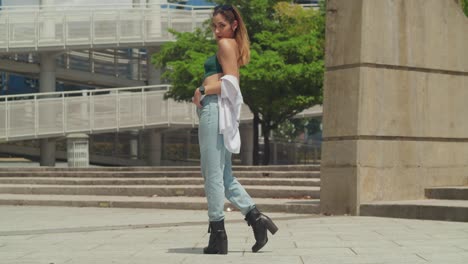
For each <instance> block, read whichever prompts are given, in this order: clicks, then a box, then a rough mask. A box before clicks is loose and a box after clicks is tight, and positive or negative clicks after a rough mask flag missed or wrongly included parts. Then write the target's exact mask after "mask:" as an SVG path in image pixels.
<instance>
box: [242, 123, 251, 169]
mask: <svg viewBox="0 0 468 264" xmlns="http://www.w3.org/2000/svg"><path fill="white" fill-rule="evenodd" d="M239 132H240V136H241V153H240V158H241V163H242V165H253V142H254V138H253V125H252V123H248V124H241V125H240V127H239Z"/></svg>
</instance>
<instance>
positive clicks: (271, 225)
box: [266, 219, 278, 235]
mask: <svg viewBox="0 0 468 264" xmlns="http://www.w3.org/2000/svg"><path fill="white" fill-rule="evenodd" d="M266 227H267V229H268V231H270V233H271V234H272V235H274V234H275V233H276V232H277V231H278V227H277V226H276V225H275V223H273V221H271V219H268V221H266Z"/></svg>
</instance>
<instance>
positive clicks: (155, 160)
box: [147, 47, 162, 166]
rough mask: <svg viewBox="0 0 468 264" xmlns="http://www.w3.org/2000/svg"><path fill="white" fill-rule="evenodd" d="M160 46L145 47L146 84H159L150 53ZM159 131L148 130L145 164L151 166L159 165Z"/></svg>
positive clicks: (159, 74) (158, 77)
mask: <svg viewBox="0 0 468 264" xmlns="http://www.w3.org/2000/svg"><path fill="white" fill-rule="evenodd" d="M159 49H160V47H148V49H147V53H148V56H147V66H148V67H147V70H148V73H147V78H148V85H156V84H161V70H160V69H155V68H154V66H153V65H152V64H151V54H153V53H155V52H158V51H159ZM161 131H162V130H158V129H154V130H152V131H151V130H150V131H149V132H148V152H147V153H148V155H147V164H148V165H151V166H159V165H161V156H162V155H161V154H162V153H161V152H162V141H161Z"/></svg>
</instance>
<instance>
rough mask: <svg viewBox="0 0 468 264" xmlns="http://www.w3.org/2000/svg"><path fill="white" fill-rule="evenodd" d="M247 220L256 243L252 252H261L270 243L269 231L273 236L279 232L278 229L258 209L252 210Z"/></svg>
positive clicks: (246, 217)
mask: <svg viewBox="0 0 468 264" xmlns="http://www.w3.org/2000/svg"><path fill="white" fill-rule="evenodd" d="M245 220H246V221H247V224H248V225H249V226H252V229H253V232H254V236H255V240H256V243H255V245H253V247H252V252H257V251H259V250H260V249H261V248H262V247H263V246H265V245H266V243H267V242H268V234H267V229H268V230H269V231H270V232H271V234H272V235H274V234H275V233H276V231H278V227H277V226H276V225H275V224H274V223H273V221H272V220H271V219H270V218H269V217H268V216H266V215H264V214H262V213H260V211H258V210H257V208H254V209H252V210H250V212H249V213H248V214H247V215H246V216H245Z"/></svg>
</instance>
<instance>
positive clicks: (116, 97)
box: [115, 90, 120, 132]
mask: <svg viewBox="0 0 468 264" xmlns="http://www.w3.org/2000/svg"><path fill="white" fill-rule="evenodd" d="M116 93H117V94H116V96H115V100H116V102H115V103H116V106H115V108H116V113H115V118H116V121H117V122H116V123H117V132H118V131H119V130H120V100H119V99H120V98H119V96H120V95H119V90H117V91H116Z"/></svg>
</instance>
